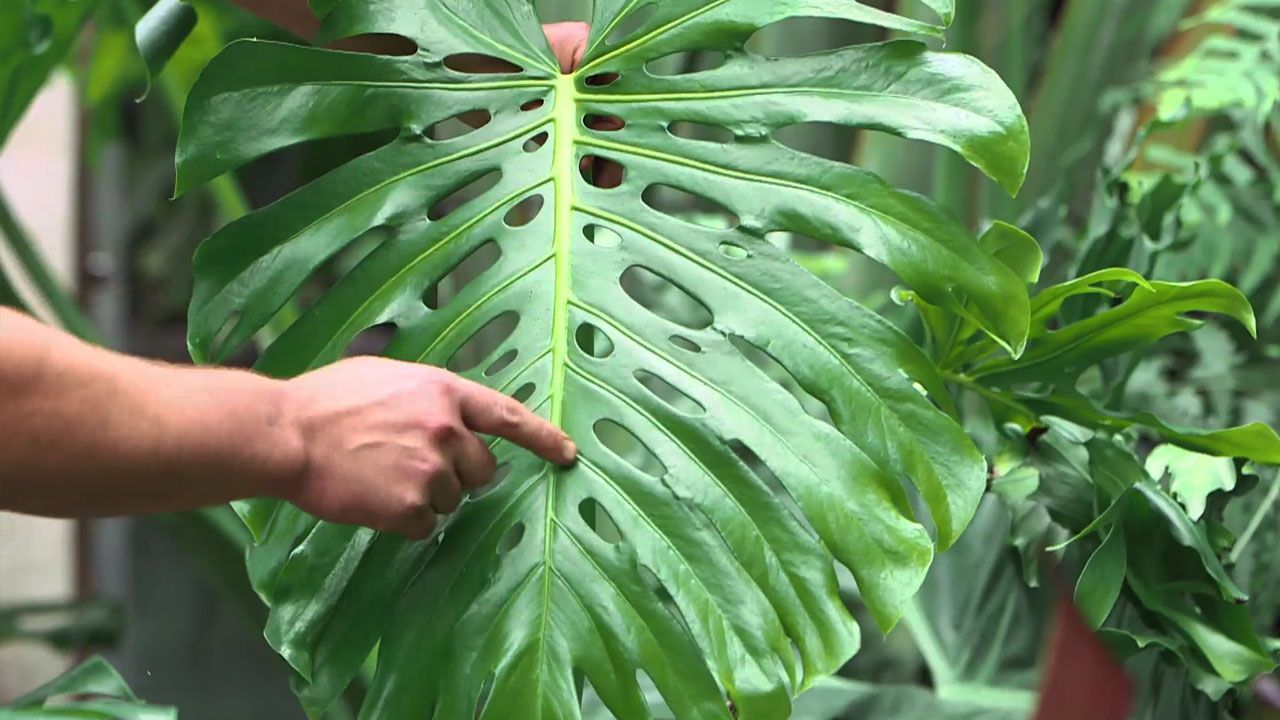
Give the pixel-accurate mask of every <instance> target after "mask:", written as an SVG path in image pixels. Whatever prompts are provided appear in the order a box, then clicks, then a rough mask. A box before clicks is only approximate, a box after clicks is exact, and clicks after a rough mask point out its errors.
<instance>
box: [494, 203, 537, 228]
mask: <svg viewBox="0 0 1280 720" xmlns="http://www.w3.org/2000/svg"><path fill="white" fill-rule="evenodd" d="M545 203H546V199H545V198H543V197H542V195H530V196H528V197H526V198H524V199H522V200H520V202H518V203H516V204H515V205H512V206H511V209H510V210H508V211H507V214H506V215H505V216H503V218H502V222H504V223H506V224H507V227H513V228H518V227H524V226H525V225H528V224H529V223H531V222H533V220H534V218H536V217H538V213H540V212H542V206H543V205H544V204H545Z"/></svg>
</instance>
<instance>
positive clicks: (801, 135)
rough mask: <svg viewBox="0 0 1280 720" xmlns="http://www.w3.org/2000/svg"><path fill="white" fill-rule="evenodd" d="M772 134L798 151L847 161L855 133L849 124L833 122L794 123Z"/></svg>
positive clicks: (851, 150)
mask: <svg viewBox="0 0 1280 720" xmlns="http://www.w3.org/2000/svg"><path fill="white" fill-rule="evenodd" d="M770 136H771V137H772V138H773V139H774V141H775V142H777V143H778V144H780V145H784V146H786V147H788V148H791V149H792V150H795V151H796V152H802V153H805V154H808V155H816V156H818V157H823V158H826V159H828V160H835V161H837V162H847V161H848V159H849V156H850V154H851V153H852V152H853V137H854V136H853V135H852V134H851V133H850V132H849V126H847V125H841V124H839V123H833V122H820V121H812V122H802V123H792V124H791V125H785V126H783V127H780V128H775V129H774V130H773V132H771V133H770Z"/></svg>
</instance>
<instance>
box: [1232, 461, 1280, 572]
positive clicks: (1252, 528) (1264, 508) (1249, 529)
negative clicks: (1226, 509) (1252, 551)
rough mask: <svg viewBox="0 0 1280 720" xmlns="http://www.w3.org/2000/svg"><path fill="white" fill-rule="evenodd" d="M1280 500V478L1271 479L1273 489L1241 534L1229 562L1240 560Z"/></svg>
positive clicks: (1269, 491) (1268, 491)
mask: <svg viewBox="0 0 1280 720" xmlns="http://www.w3.org/2000/svg"><path fill="white" fill-rule="evenodd" d="M1278 498H1280V476H1277V477H1272V478H1271V488H1270V489H1269V490H1267V496H1266V497H1265V498H1263V499H1262V505H1261V506H1260V507H1259V508H1258V510H1257V512H1255V513H1254V514H1253V517H1251V518H1249V524H1248V525H1247V526H1245V529H1244V532H1242V533H1240V537H1239V539H1237V540H1236V544H1235V545H1234V546H1232V548H1231V554H1230V555H1229V556H1228V558H1227V559H1228V560H1230V561H1231V562H1233V563H1234V562H1236V561H1238V560H1239V559H1240V556H1241V555H1242V554H1244V549H1245V548H1246V547H1248V546H1249V541H1251V540H1253V536H1254V535H1255V534H1257V532H1258V528H1259V527H1262V520H1263V519H1264V518H1265V517H1266V516H1267V514H1268V513H1270V512H1271V510H1272V509H1274V508H1275V507H1276V506H1277V502H1276V500H1277V499H1278Z"/></svg>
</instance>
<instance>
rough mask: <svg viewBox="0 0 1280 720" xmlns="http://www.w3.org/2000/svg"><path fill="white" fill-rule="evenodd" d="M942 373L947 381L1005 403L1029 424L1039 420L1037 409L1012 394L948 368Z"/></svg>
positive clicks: (994, 401) (998, 402)
mask: <svg viewBox="0 0 1280 720" xmlns="http://www.w3.org/2000/svg"><path fill="white" fill-rule="evenodd" d="M940 373H941V375H942V379H944V380H946V381H947V382H950V383H954V384H956V385H960V386H962V387H964V388H966V389H968V390H972V391H973V392H974V393H976V394H977V395H979V396H980V397H982V398H984V399H986V400H988V401H990V402H993V403H995V404H997V405H1003V406H1004V407H1006V408H1008V409H1010V410H1012V411H1013V412H1014V413H1016V414H1017V415H1018V418H1019V420H1020V421H1023V422H1025V423H1026V424H1027V425H1028V426H1030V425H1034V424H1035V423H1036V422H1037V419H1038V418H1039V415H1037V414H1036V413H1035V411H1033V410H1032V409H1031V408H1029V407H1027V406H1026V405H1023V404H1022V403H1020V402H1018V401H1017V400H1015V399H1014V398H1013V397H1012V396H1011V395H1007V394H1005V393H1002V392H1000V391H999V390H995V389H993V388H989V387H987V386H985V385H983V384H981V383H979V382H977V381H976V380H974V379H973V378H971V377H969V376H967V375H962V374H959V373H953V372H948V371H946V370H941V371H940Z"/></svg>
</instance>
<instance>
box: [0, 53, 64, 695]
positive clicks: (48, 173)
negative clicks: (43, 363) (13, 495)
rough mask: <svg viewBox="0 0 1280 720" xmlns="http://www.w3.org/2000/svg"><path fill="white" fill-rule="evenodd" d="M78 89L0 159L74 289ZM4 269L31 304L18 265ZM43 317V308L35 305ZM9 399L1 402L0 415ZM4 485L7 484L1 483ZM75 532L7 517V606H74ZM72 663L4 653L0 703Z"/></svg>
mask: <svg viewBox="0 0 1280 720" xmlns="http://www.w3.org/2000/svg"><path fill="white" fill-rule="evenodd" d="M75 92H76V91H75V87H74V86H73V85H72V82H71V80H70V78H68V77H66V76H59V77H56V78H54V79H53V81H52V82H50V83H49V85H47V86H46V87H45V89H44V90H43V92H42V93H41V95H40V96H39V97H38V98H36V101H35V102H34V103H33V104H32V106H31V107H30V108H29V109H28V111H27V114H26V116H25V117H24V118H23V119H22V122H21V123H20V124H19V126H18V127H17V129H16V130H15V131H14V134H13V135H12V136H11V137H10V138H9V140H8V142H7V143H6V144H5V146H4V148H3V151H2V152H0V189H3V191H4V194H5V197H6V198H7V199H8V200H9V202H10V204H11V205H12V206H13V208H14V212H15V214H16V215H17V216H18V220H19V221H20V222H21V223H22V224H23V225H24V226H25V227H26V229H27V230H28V232H29V233H30V234H31V235H32V237H33V239H34V240H35V242H36V244H37V246H38V247H39V249H40V250H41V251H42V252H43V254H44V256H45V258H46V260H47V261H48V263H49V264H50V265H51V266H52V267H53V269H54V272H55V273H56V274H57V275H58V276H59V277H60V278H62V279H63V281H64V283H68V284H69V283H70V281H71V279H72V278H73V277H74V272H73V268H74V267H75V228H76V205H75V198H76V192H75V189H76V187H75V186H76V181H75V178H76V175H75V173H76V165H77V164H76V151H77V142H76V132H77V111H76V94H75ZM0 262H3V263H4V266H5V270H6V271H7V274H8V275H9V277H10V278H12V279H13V280H14V281H15V283H17V284H18V290H19V292H20V293H22V294H23V295H24V297H25V298H27V299H31V293H30V291H29V285H27V284H26V283H24V278H23V277H22V276H21V272H19V271H18V270H17V268H16V267H15V265H14V263H13V258H12V257H8V256H5V255H4V254H3V252H2V251H0ZM29 304H31V305H32V306H33V308H34V309H35V310H36V311H37V312H40V311H41V310H42V309H43V308H41V307H39V304H38V303H35V302H30V303H29ZM3 403H4V399H3V398H0V412H2V411H3ZM0 482H4V478H0ZM74 543H75V535H74V524H73V523H72V522H70V521H66V520H49V519H45V518H32V517H24V516H20V515H13V514H8V513H0V605H11V604H14V603H22V602H47V601H60V600H69V599H71V598H72V597H73V595H74V592H75V562H74V560H75V555H74V553H75V544H74ZM69 663H70V659H69V658H67V657H65V656H63V655H61V654H59V653H56V652H53V651H52V650H49V649H48V648H45V647H42V646H39V645H36V644H24V643H14V644H9V645H5V646H0V703H3V702H5V701H7V700H10V699H12V698H13V697H14V696H16V695H20V694H21V693H22V692H25V691H26V690H30V689H31V688H32V687H34V686H36V685H38V684H40V683H42V682H44V681H45V680H47V679H49V678H51V677H53V676H54V675H57V674H58V673H59V672H61V671H62V670H64V669H65V668H66V667H67V666H68V665H69Z"/></svg>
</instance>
